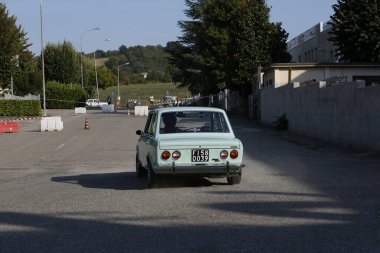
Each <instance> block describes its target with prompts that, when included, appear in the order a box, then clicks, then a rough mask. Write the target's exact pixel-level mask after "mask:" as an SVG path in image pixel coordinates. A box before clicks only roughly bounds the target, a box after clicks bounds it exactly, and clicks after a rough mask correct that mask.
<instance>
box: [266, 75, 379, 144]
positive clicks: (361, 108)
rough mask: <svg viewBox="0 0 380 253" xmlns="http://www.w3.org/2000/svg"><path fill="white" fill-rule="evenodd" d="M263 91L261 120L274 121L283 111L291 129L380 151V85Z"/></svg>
mask: <svg viewBox="0 0 380 253" xmlns="http://www.w3.org/2000/svg"><path fill="white" fill-rule="evenodd" d="M297 86H298V85H294V84H288V85H285V86H282V87H279V88H274V87H273V86H267V87H264V88H263V89H262V90H261V95H260V96H261V102H260V112H261V122H262V123H263V124H266V125H270V124H272V122H273V121H274V120H276V119H277V118H278V117H279V116H281V115H282V114H283V113H286V115H287V118H288V120H289V130H290V131H294V132H297V133H301V134H303V135H307V136H312V137H317V138H321V139H325V140H328V141H332V142H336V143H339V144H343V145H347V146H348V145H349V146H353V147H355V148H358V149H374V150H380V86H379V85H377V86H366V87H365V86H363V85H362V83H360V82H354V83H348V84H347V83H346V84H340V85H333V86H327V87H326V86H325V85H324V83H323V82H320V83H313V84H309V85H304V86H301V87H297Z"/></svg>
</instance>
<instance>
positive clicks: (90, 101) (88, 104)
mask: <svg viewBox="0 0 380 253" xmlns="http://www.w3.org/2000/svg"><path fill="white" fill-rule="evenodd" d="M103 105H107V103H106V102H100V101H99V100H97V99H94V98H91V99H87V101H86V107H93V108H94V107H102V106H103Z"/></svg>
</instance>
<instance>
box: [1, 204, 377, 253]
mask: <svg viewBox="0 0 380 253" xmlns="http://www.w3.org/2000/svg"><path fill="white" fill-rule="evenodd" d="M268 207H269V208H273V207H274V208H275V209H277V208H276V206H275V205H274V203H269V206H268ZM289 208H292V206H291V205H290V206H289V207H288V208H286V209H284V210H283V211H284V212H286V211H287V210H289ZM277 210H278V209H277ZM269 212H271V211H269ZM76 215H77V216H76V217H73V213H70V214H65V213H61V214H57V215H39V214H27V213H20V212H0V224H1V225H2V226H3V227H6V226H9V227H11V228H13V229H12V230H7V229H2V230H0V252H2V253H11V252H12V253H13V252H24V253H29V252H39V253H45V252H46V253H47V252H49V253H50V252H55V253H61V252H107V253H110V252H139V253H143V252H155V253H159V252H189V253H190V252H207V253H208V252H218V253H221V252H229V253H231V252H261V253H266V252H268V253H269V252H270V253H276V252H292V253H297V252H308V253H317V252H318V253H319V252H335V253H346V252H363V253H364V252H365V253H375V252H378V251H376V249H378V247H379V242H378V241H377V243H374V242H375V241H374V239H375V237H376V236H377V235H375V234H373V235H370V236H371V237H372V238H367V237H366V235H364V234H362V233H360V231H358V230H357V225H358V224H349V223H336V224H327V225H326V224H324V225H299V226H292V225H286V224H283V225H276V226H266V225H265V224H257V225H242V224H226V225H215V224H213V223H212V218H210V223H209V224H205V225H196V224H194V223H188V224H183V225H181V223H178V222H177V223H176V224H177V225H170V224H172V223H173V222H172V219H175V220H176V221H177V219H180V217H179V218H178V217H144V221H145V222H144V223H142V224H140V225H136V222H137V221H140V220H141V217H127V218H125V217H124V218H123V217H115V216H114V215H117V214H113V215H112V216H110V213H107V217H114V218H113V219H112V218H107V220H104V219H101V218H99V219H97V218H95V217H96V216H97V215H99V213H76ZM280 215H281V214H280ZM282 215H284V214H282ZM285 215H286V213H285ZM68 216H69V217H68ZM83 216H86V218H83ZM296 216H297V214H296ZM299 217H302V215H300V216H299ZM147 222H150V224H152V223H153V225H147V224H149V223H147ZM15 228H17V229H15ZM363 229H364V227H363Z"/></svg>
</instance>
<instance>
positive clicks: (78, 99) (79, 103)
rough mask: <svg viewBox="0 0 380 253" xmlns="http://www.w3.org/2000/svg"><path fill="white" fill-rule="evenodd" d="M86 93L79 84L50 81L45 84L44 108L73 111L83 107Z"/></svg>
mask: <svg viewBox="0 0 380 253" xmlns="http://www.w3.org/2000/svg"><path fill="white" fill-rule="evenodd" d="M85 101H86V93H85V91H84V89H83V88H82V87H81V86H80V85H79V84H62V83H59V82H55V81H51V82H48V83H47V84H46V108H48V109H74V108H75V107H84V106H85Z"/></svg>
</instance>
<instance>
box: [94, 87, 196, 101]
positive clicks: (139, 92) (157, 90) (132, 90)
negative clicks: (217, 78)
mask: <svg viewBox="0 0 380 253" xmlns="http://www.w3.org/2000/svg"><path fill="white" fill-rule="evenodd" d="M167 91H168V92H169V94H170V96H177V97H178V98H186V97H188V96H190V95H191V93H190V92H189V91H188V89H187V88H178V87H177V86H176V85H175V84H170V83H154V84H153V83H152V84H129V85H120V97H121V103H122V104H124V103H126V101H127V100H128V99H140V101H141V103H142V104H143V105H146V104H147V103H148V101H149V97H150V96H153V97H154V99H162V97H164V96H165V95H166V92H167ZM112 92H113V93H114V97H113V99H114V100H115V99H116V96H117V86H112V87H108V88H106V89H105V90H99V97H100V100H101V101H106V99H107V96H109V95H112Z"/></svg>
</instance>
